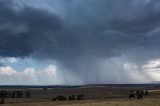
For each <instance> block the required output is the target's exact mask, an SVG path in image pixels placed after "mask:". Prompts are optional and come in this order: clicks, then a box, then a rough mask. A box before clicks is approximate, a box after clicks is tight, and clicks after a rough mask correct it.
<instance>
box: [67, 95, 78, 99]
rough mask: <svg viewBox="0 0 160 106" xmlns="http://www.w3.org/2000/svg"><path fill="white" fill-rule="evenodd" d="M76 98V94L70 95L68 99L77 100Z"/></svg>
mask: <svg viewBox="0 0 160 106" xmlns="http://www.w3.org/2000/svg"><path fill="white" fill-rule="evenodd" d="M75 99H76V98H75V95H71V96H69V97H68V100H75Z"/></svg>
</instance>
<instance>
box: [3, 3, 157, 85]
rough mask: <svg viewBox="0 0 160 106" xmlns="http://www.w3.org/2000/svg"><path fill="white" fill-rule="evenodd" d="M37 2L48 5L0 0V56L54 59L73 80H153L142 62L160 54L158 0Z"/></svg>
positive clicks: (84, 81) (92, 81)
mask: <svg viewBox="0 0 160 106" xmlns="http://www.w3.org/2000/svg"><path fill="white" fill-rule="evenodd" d="M34 2H35V4H36V3H37V2H36V0H35V1H34ZM41 2H43V3H44V4H45V5H46V6H48V7H49V6H50V8H49V9H50V10H47V9H48V8H47V9H45V7H43V8H42V7H41V6H40V5H39V7H38V5H36V6H34V4H33V5H32V6H30V5H29V4H30V3H29V2H28V5H24V4H23V5H20V4H21V3H20V2H19V1H18V0H14V2H13V1H11V0H7V1H0V14H1V15H0V23H1V25H0V55H1V56H2V57H18V58H24V57H28V56H30V57H32V58H33V59H41V60H43V61H45V59H50V60H55V61H57V62H58V63H59V67H60V68H61V69H62V70H63V71H62V72H64V73H70V78H71V77H73V76H76V77H77V76H79V78H78V79H79V81H77V82H78V83H80V82H81V83H132V82H133V83H134V82H135V83H138V82H140V83H141V82H142V83H143V82H150V81H152V80H153V79H152V76H150V75H148V74H146V73H145V72H144V71H145V70H144V69H143V70H142V69H141V66H142V65H145V64H147V63H148V62H149V61H152V60H155V59H157V58H160V55H159V53H160V48H159V40H160V36H159V32H160V28H159V27H160V8H159V5H160V1H158V0H143V1H140V0H123V1H122V0H121V1H113V0H101V1H97V0H70V1H68V2H66V1H65V0H54V1H50V0H47V1H46V2H45V1H41ZM52 6H53V8H52ZM52 9H53V10H52ZM54 9H56V12H54ZM126 64H128V65H126ZM134 66H135V67H136V68H135V67H134ZM126 67H128V68H127V69H126ZM132 71H134V72H137V75H133V72H132ZM110 76H113V77H110ZM117 76H118V77H119V79H117ZM128 76H130V77H128ZM137 76H138V78H137V79H136V78H135V77H137ZM61 77H63V76H61ZM68 78H69V77H68ZM71 79H72V78H71ZM69 81H71V80H69ZM153 81H154V80H153ZM71 82H72V81H71ZM73 82H74V81H73Z"/></svg>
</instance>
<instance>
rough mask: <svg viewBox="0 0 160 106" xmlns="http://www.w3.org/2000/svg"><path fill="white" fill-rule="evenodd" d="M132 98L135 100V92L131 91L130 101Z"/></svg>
mask: <svg viewBox="0 0 160 106" xmlns="http://www.w3.org/2000/svg"><path fill="white" fill-rule="evenodd" d="M131 98H135V91H132V90H131V91H130V93H129V99H131Z"/></svg>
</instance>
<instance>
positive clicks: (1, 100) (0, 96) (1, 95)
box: [0, 91, 7, 104]
mask: <svg viewBox="0 0 160 106" xmlns="http://www.w3.org/2000/svg"><path fill="white" fill-rule="evenodd" d="M6 96H7V92H6V91H0V104H4V100H5V99H4V98H5V97H6Z"/></svg>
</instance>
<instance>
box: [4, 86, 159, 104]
mask: <svg viewBox="0 0 160 106" xmlns="http://www.w3.org/2000/svg"><path fill="white" fill-rule="evenodd" d="M30 91H31V93H32V98H30V99H26V98H20V99H6V103H5V104H3V105H1V106H160V90H157V89H156V90H149V95H148V96H145V97H144V98H143V100H137V99H131V100H130V99H128V91H129V89H126V88H103V87H102V88H75V89H50V90H42V89H32V90H30ZM82 93H83V94H85V95H86V99H85V100H81V101H51V99H52V97H55V96H56V95H59V94H61V95H62V94H63V95H65V96H68V95H70V94H82Z"/></svg>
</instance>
